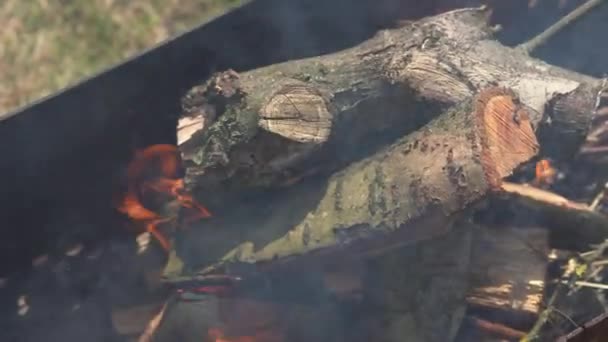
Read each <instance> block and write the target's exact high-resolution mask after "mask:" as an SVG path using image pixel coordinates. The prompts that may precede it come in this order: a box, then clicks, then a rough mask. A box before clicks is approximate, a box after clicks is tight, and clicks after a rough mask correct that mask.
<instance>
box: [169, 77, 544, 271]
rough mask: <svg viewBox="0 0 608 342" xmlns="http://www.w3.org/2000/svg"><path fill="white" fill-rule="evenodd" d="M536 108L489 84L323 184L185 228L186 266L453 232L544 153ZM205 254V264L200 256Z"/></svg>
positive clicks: (390, 243)
mask: <svg viewBox="0 0 608 342" xmlns="http://www.w3.org/2000/svg"><path fill="white" fill-rule="evenodd" d="M528 117H529V114H528V109H526V108H525V107H524V106H522V105H520V104H519V102H518V100H517V96H516V95H515V93H513V92H512V91H510V90H506V89H502V88H495V87H492V88H489V89H486V90H485V91H482V92H481V93H479V94H478V95H477V96H475V97H473V98H470V99H468V100H465V101H463V102H462V103H460V104H458V105H456V106H454V107H453V108H451V109H449V110H447V111H445V113H443V114H442V115H440V116H439V117H438V118H437V119H435V120H433V121H432V122H430V123H429V124H428V125H426V126H424V127H423V128H422V129H420V130H418V131H416V132H414V133H412V134H409V135H407V136H405V137H403V138H401V139H399V140H398V141H397V142H395V143H394V144H392V145H390V146H388V147H386V148H385V149H383V150H380V151H378V152H376V153H375V154H374V155H372V156H370V157H368V158H366V159H363V160H361V161H359V162H356V163H353V164H352V165H350V166H348V167H347V168H345V169H343V170H341V171H339V172H336V173H335V174H334V175H333V176H332V177H330V178H329V179H327V180H321V179H317V180H315V184H312V183H311V182H304V183H303V184H298V185H294V186H292V187H290V188H289V189H288V190H289V191H283V192H282V193H281V194H280V195H278V196H276V198H275V199H274V200H269V201H266V200H265V198H264V197H258V200H257V201H255V202H254V203H246V202H247V200H244V201H242V202H235V203H233V204H231V207H230V211H231V214H230V215H217V216H216V217H215V218H213V219H212V220H209V221H206V223H205V225H204V226H200V227H197V229H192V230H190V231H189V232H186V233H184V236H182V237H181V239H180V240H181V241H178V247H177V248H178V250H179V251H180V253H181V254H182V255H181V256H182V257H183V258H184V259H186V260H187V261H186V264H191V265H193V264H197V265H204V264H207V265H209V264H211V263H213V262H214V261H216V260H217V258H219V257H221V256H222V255H224V256H223V257H221V260H223V261H222V262H257V263H260V262H264V261H276V260H282V259H291V258H292V257H294V256H297V255H303V254H324V253H323V251H343V250H344V249H347V250H352V251H356V252H355V253H356V254H358V255H360V254H370V253H371V254H373V253H381V252H384V251H386V250H388V249H390V248H393V247H396V246H401V245H403V244H408V243H413V242H416V241H420V240H425V239H430V238H433V237H437V236H440V235H442V234H445V233H446V232H448V231H449V229H450V223H451V221H452V220H453V219H454V218H455V217H456V216H458V215H459V214H461V213H462V212H463V211H465V210H466V209H467V208H469V207H470V206H472V205H474V204H475V203H477V202H480V201H482V200H483V199H484V198H486V197H487V196H488V195H490V194H492V193H493V192H495V191H500V186H501V183H502V180H503V178H505V177H507V176H509V175H510V174H511V173H512V172H513V170H514V169H515V168H517V167H518V166H519V165H520V164H522V163H524V162H526V161H528V160H530V159H531V158H533V157H534V156H535V155H536V154H537V152H538V148H539V146H538V142H537V141H536V136H535V134H534V132H533V128H532V124H531V122H530V120H529V118H528ZM193 260H196V261H193Z"/></svg>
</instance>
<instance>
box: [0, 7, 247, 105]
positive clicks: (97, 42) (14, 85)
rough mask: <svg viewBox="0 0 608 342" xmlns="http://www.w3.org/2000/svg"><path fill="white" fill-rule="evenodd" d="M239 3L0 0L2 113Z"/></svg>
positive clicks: (62, 86) (0, 97) (51, 91)
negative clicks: (0, 24) (0, 25)
mask: <svg viewBox="0 0 608 342" xmlns="http://www.w3.org/2000/svg"><path fill="white" fill-rule="evenodd" d="M243 2H244V0H27V1H24V0H0V22H2V23H3V28H2V30H0V113H2V112H6V111H9V110H11V109H14V108H16V107H19V106H22V105H25V104H27V103H29V102H31V101H33V100H36V99H38V98H40V97H43V96H45V95H47V94H50V93H53V92H55V91H57V90H59V89H61V88H64V87H66V86H68V85H70V84H72V83H74V82H76V81H78V80H79V79H82V78H84V77H87V76H89V75H91V74H94V73H96V72H98V71H100V70H102V69H104V68H106V67H108V66H110V65H113V64H116V63H118V62H120V61H122V60H124V59H126V58H128V57H129V56H132V55H133V54H136V53H138V52H140V51H141V50H144V49H146V48H148V47H150V46H152V45H154V44H156V43H158V42H160V41H162V40H164V39H166V38H167V37H169V36H172V35H175V34H178V33H179V32H182V31H184V30H187V29H189V28H191V27H193V26H195V25H196V24H199V23H201V22H203V21H205V20H207V19H209V18H211V17H213V16H216V15H218V14H221V13H222V12H224V11H226V10H228V9H229V8H231V7H234V6H238V5H239V4H241V3H243Z"/></svg>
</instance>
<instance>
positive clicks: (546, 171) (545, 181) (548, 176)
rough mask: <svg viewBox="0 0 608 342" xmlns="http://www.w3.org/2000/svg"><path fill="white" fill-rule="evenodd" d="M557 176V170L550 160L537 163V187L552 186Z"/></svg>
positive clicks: (535, 182)
mask: <svg viewBox="0 0 608 342" xmlns="http://www.w3.org/2000/svg"><path fill="white" fill-rule="evenodd" d="M556 176H557V169H555V167H553V165H552V164H551V162H550V161H549V160H548V159H541V160H540V161H539V162H537V163H536V170H535V178H534V184H535V185H537V186H543V185H551V184H553V182H554V181H555V177H556Z"/></svg>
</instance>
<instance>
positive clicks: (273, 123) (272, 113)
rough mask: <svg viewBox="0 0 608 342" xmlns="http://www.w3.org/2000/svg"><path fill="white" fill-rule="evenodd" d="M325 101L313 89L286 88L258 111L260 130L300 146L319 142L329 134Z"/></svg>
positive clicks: (328, 120)
mask: <svg viewBox="0 0 608 342" xmlns="http://www.w3.org/2000/svg"><path fill="white" fill-rule="evenodd" d="M331 123H332V114H331V113H330V110H329V106H328V102H327V101H326V99H325V98H324V96H323V94H322V93H321V92H319V91H318V90H317V89H316V88H314V87H310V86H307V85H286V86H284V87H283V88H282V89H281V90H279V91H278V92H276V93H275V94H274V95H273V96H272V97H271V98H270V99H269V100H268V102H267V103H266V105H265V106H264V107H263V108H262V109H261V112H260V122H259V125H260V127H261V128H263V129H264V130H266V131H268V132H272V133H275V134H278V135H280V136H283V137H285V138H287V139H289V140H291V141H297V142H301V143H317V144H319V143H323V142H325V141H327V139H328V138H329V133H330V132H331Z"/></svg>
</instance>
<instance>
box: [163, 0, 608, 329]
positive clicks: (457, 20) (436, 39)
mask: <svg viewBox="0 0 608 342" xmlns="http://www.w3.org/2000/svg"><path fill="white" fill-rule="evenodd" d="M486 14H487V13H486V12H484V10H480V9H465V10H458V11H453V12H449V13H445V14H442V15H439V16H435V17H430V18H426V19H423V20H420V21H418V22H416V23H406V24H404V25H403V26H402V27H400V28H397V29H394V30H389V31H383V32H381V33H379V34H378V35H376V37H374V38H372V39H370V40H369V41H367V42H365V43H364V44H361V45H359V46H356V47H354V48H352V49H349V50H345V51H343V52H340V53H337V54H332V55H326V56H320V57H315V58H310V59H306V60H298V61H291V62H287V63H283V64H278V65H274V66H270V67H265V68H262V69H257V70H253V71H249V72H245V73H242V74H237V73H235V72H233V71H225V72H220V73H217V74H215V75H214V76H213V77H212V78H210V79H209V80H208V81H207V82H206V83H204V84H202V85H200V86H198V87H195V88H194V89H192V90H191V91H190V92H189V93H188V94H187V95H186V96H185V97H184V99H183V103H182V105H183V109H184V113H183V117H182V119H181V120H180V125H179V127H178V132H177V135H178V143H179V148H180V151H181V153H182V157H183V160H184V166H185V169H186V173H185V181H186V184H187V185H188V188H189V189H190V190H191V191H193V192H194V193H195V194H196V195H197V197H200V198H201V199H202V200H203V201H204V202H205V203H208V204H209V203H210V201H211V202H214V204H215V205H216V206H218V207H217V208H215V210H214V211H215V213H216V216H215V217H214V218H212V219H211V220H208V221H206V222H204V223H202V224H200V225H198V227H197V229H193V230H190V231H185V232H182V233H180V235H179V236H177V241H176V248H177V251H174V252H173V253H172V255H171V258H170V262H169V265H168V267H167V270H168V271H167V272H166V273H165V275H167V276H178V275H180V273H181V272H183V271H185V272H186V273H188V272H192V271H195V272H198V271H200V270H201V269H204V270H203V271H202V273H207V272H217V271H221V270H224V271H225V270H227V269H230V267H231V266H233V265H240V264H243V263H246V264H255V265H256V266H257V267H259V269H264V268H265V267H269V268H271V269H274V268H275V267H278V268H280V266H281V265H289V266H293V264H292V263H290V261H296V260H300V261H301V260H305V261H306V262H309V261H313V260H315V261H317V263H320V264H326V263H328V260H331V261H330V263H333V262H336V260H335V259H337V258H334V257H335V256H338V257H340V258H342V257H346V256H352V255H353V254H354V255H356V256H359V257H360V256H366V257H369V256H374V255H379V254H385V253H386V252H388V251H390V250H392V249H394V248H398V247H402V246H403V245H408V246H411V245H413V244H415V246H422V244H423V241H424V242H425V243H426V242H428V243H430V246H432V247H429V250H430V251H431V252H429V255H433V254H438V255H444V256H446V255H454V256H455V259H454V260H458V257H463V258H464V257H466V255H467V253H470V252H471V250H470V248H469V249H467V248H464V250H460V249H458V247H462V244H458V243H448V244H447V245H448V246H447V247H446V246H445V245H444V247H443V248H442V247H437V246H441V245H442V244H441V242H442V241H444V242H445V241H448V240H449V237H450V236H454V234H456V233H455V232H459V233H458V234H462V230H460V229H461V228H462V226H461V224H455V222H461V220H459V219H460V218H462V217H466V216H467V215H468V214H469V212H468V209H472V208H475V207H476V205H477V204H480V203H483V202H485V201H486V200H487V199H489V198H493V197H495V196H494V195H497V194H501V195H504V194H508V195H509V196H516V197H518V198H520V197H529V196H528V195H525V194H521V193H519V192H517V191H512V190H513V189H512V188H509V187H508V184H507V183H504V181H503V180H504V179H505V178H506V177H508V176H510V175H511V174H512V173H513V172H514V170H515V169H517V168H518V167H519V166H520V165H521V164H523V163H525V162H527V161H530V160H531V159H533V158H534V157H535V156H536V155H537V154H539V150H541V149H542V151H541V153H543V154H544V155H550V156H553V157H559V158H565V159H567V158H570V157H572V156H573V155H574V154H575V153H576V152H577V150H578V147H579V145H580V143H581V142H582V141H583V140H584V139H585V136H586V134H587V130H588V127H589V123H590V122H591V113H592V112H593V110H594V109H595V100H596V97H597V94H598V91H599V90H600V88H601V86H602V84H601V82H600V81H599V80H597V79H594V78H591V77H587V76H584V75H580V74H576V73H573V72H570V71H567V70H563V69H560V68H557V67H554V66H550V65H547V64H546V63H543V62H541V61H539V60H535V59H533V58H531V57H529V56H528V55H527V54H526V53H524V52H522V50H520V49H511V48H508V47H504V46H502V45H500V44H499V43H497V42H496V41H495V40H494V39H493V38H492V35H493V33H494V31H493V29H492V28H490V27H489V26H488V25H487V22H486ZM556 137H559V138H556ZM312 173H320V174H321V177H315V178H314V179H312V178H311V179H304V180H302V179H301V178H303V177H304V178H306V177H305V176H307V175H309V174H312ZM326 176H327V177H326ZM285 185H289V186H288V187H284V186H285ZM505 185H507V186H505ZM282 186H283V188H281V187H282ZM277 187H279V188H280V189H277ZM235 194H236V195H235ZM252 194H253V196H255V197H252ZM227 196H232V197H227ZM227 198H230V201H228V200H227ZM252 198H253V199H255V202H253V203H248V201H251V200H252ZM533 202H535V203H536V204H538V202H539V201H537V200H533ZM540 202H542V201H540ZM214 204H211V206H213V205H214ZM220 205H221V206H223V207H220ZM541 206H542V205H541ZM545 207H548V208H551V209H553V208H555V206H553V205H548V206H545ZM579 209H580V208H579ZM568 213H570V214H571V213H574V214H573V215H575V216H576V215H579V214H581V213H582V211H581V210H571V211H568ZM570 214H568V215H570ZM604 221H605V219H604V217H599V220H597V222H600V224H598V225H597V226H598V227H599V228H597V229H594V234H596V237H597V236H603V235H604V233H605V227H606V226H605V225H604V224H603V222H604ZM598 232H599V233H600V234H599V235H598V234H597V233H598ZM458 234H456V235H458ZM540 235H542V234H540ZM458 236H460V235H458ZM460 237H461V238H462V237H463V236H460ZM482 238H483V236H482ZM494 238H496V237H494ZM538 240H539V241H540V245H542V246H545V245H546V241H545V236H544V235H543V236H540V237H539V238H538ZM515 242H517V241H515ZM515 242H513V241H512V243H510V244H509V245H508V246H505V248H504V249H501V248H499V247H500V246H499V244H497V243H496V240H495V239H492V238H488V239H486V241H485V243H486V244H488V243H489V244H490V245H493V246H494V247H493V249H492V251H493V252H496V251H499V252H500V253H499V254H500V255H503V257H504V256H505V255H506V256H512V255H513V254H514V253H517V251H520V250H521V249H522V246H521V245H517V244H516V243H515ZM507 247H508V248H507ZM511 247H513V248H511ZM473 252H474V253H475V252H477V253H478V252H479V251H478V250H475V249H473ZM330 255H331V256H332V257H331V258H329V257H328V256H330ZM302 256H305V257H304V258H301V257H302ZM520 257H521V258H520V259H518V258H515V259H514V260H519V261H520V262H519V264H517V262H515V261H513V262H515V263H516V264H517V265H519V266H522V265H525V264H526V261H528V260H529V259H530V255H525V256H524V255H520ZM180 258H181V259H180ZM218 260H219V261H218ZM412 260H414V259H408V261H409V262H412ZM433 260H434V258H432V257H425V258H421V259H420V260H416V261H415V262H417V263H419V264H418V265H417V266H418V267H419V268H420V269H421V270H425V269H427V270H428V269H432V267H433ZM522 260H523V261H522ZM182 261H183V262H182ZM517 265H515V266H517ZM469 266H470V265H469ZM525 266H529V268H527V267H520V268H518V269H517V272H520V273H521V274H520V276H521V277H520V278H517V284H519V286H518V289H517V291H515V290H513V291H511V292H509V291H507V292H499V293H496V292H491V291H487V290H488V289H490V288H491V286H492V285H494V286H495V287H500V285H504V283H505V282H506V281H509V280H511V279H505V278H504V277H500V276H497V277H489V278H488V277H485V278H484V277H482V276H481V275H482V274H483V273H484V272H486V271H487V270H488V269H498V270H500V271H498V272H499V273H501V272H502V273H505V274H511V273H509V272H513V268H512V267H513V264H508V265H507V264H505V263H504V258H496V259H492V260H490V261H488V262H486V263H483V262H481V261H480V262H479V263H478V264H477V267H478V268H479V270H478V271H479V274H477V275H478V277H476V278H475V277H474V279H473V280H474V281H473V283H474V285H472V286H473V289H474V290H475V289H476V290H477V291H472V292H467V291H468V290H471V289H470V288H467V286H468V285H470V284H467V285H465V284H464V283H466V282H467V281H468V279H465V278H466V277H464V276H463V275H462V274H458V275H455V276H454V277H453V278H450V277H449V276H450V275H452V274H442V275H434V274H432V272H431V273H430V274H426V273H425V272H416V276H415V277H414V278H412V279H410V280H412V281H414V280H415V281H418V280H420V282H418V283H417V284H419V285H420V284H422V283H425V281H428V282H430V283H432V284H434V282H436V283H437V284H439V285H438V286H437V289H439V290H441V289H443V287H442V285H445V284H453V283H458V284H459V286H456V287H455V288H453V290H454V291H455V292H450V293H449V294H448V293H447V292H444V294H445V295H446V297H449V298H445V301H444V302H441V300H442V298H441V297H440V296H438V293H439V292H441V291H437V292H433V291H432V290H433V289H434V288H433V287H431V288H430V289H429V291H431V292H429V296H427V297H428V298H427V299H428V302H426V303H422V304H424V305H421V307H420V308H421V310H422V309H424V307H427V306H426V305H428V307H434V308H438V307H443V306H442V305H444V304H445V305H446V306H445V307H446V308H449V309H446V312H444V313H443V314H442V313H438V312H437V311H436V310H435V311H433V310H428V312H425V313H423V315H422V316H421V317H423V319H422V320H423V321H424V320H426V319H430V317H431V316H435V318H436V319H438V320H440V321H441V326H442V328H443V331H444V332H445V334H442V335H441V336H439V335H433V334H430V335H429V332H430V331H431V329H423V332H422V334H423V335H425V337H424V340H429V341H433V340H442V341H445V340H450V339H451V338H453V336H454V334H455V329H456V328H455V327H457V326H458V325H459V322H460V320H461V319H462V317H463V315H464V313H463V308H464V306H465V305H466V301H465V300H464V297H465V295H466V294H467V293H468V300H469V305H472V306H477V307H484V308H485V309H490V310H494V311H503V312H506V311H509V310H510V309H511V310H515V311H517V313H521V312H527V313H528V314H531V315H534V314H535V313H536V312H537V311H538V306H539V303H538V301H539V300H540V296H541V291H542V287H534V286H531V287H530V286H526V284H524V283H526V282H529V281H530V280H537V279H536V278H539V277H541V276H542V274H543V271H544V269H543V267H542V262H536V263H531V264H529V265H525ZM182 267H185V268H186V269H182ZM285 269H289V267H287V268H283V270H285ZM423 274H426V275H428V276H429V277H428V278H424V276H423ZM529 278H530V279H529ZM532 278H534V279H532ZM176 279H177V280H179V278H176V277H173V278H172V279H169V280H170V281H174V280H176ZM422 279H426V280H425V281H422ZM475 279H477V283H475ZM479 279H483V281H480V280H479ZM492 282H493V283H492ZM440 285H441V286H440ZM460 285H462V286H460ZM419 288H420V287H419ZM521 288H523V289H524V290H523V291H520V290H521ZM511 290H512V289H511ZM405 297H406V298H405V301H411V300H414V299H415V296H411V295H410V296H405ZM459 299H460V300H459ZM437 303H439V304H437ZM514 304H516V305H519V307H518V308H517V309H513V308H512V307H513V305H514ZM428 307H427V308H428ZM429 313H432V315H430V314H429ZM412 315H413V316H412ZM416 315H417V314H416V313H415V312H410V311H408V312H405V313H403V315H401V316H399V317H397V318H396V320H395V322H396V323H395V324H396V325H395V326H394V327H392V328H391V329H392V330H394V331H395V333H396V334H399V331H401V329H402V328H403V326H404V325H403V324H405V326H406V327H411V326H412V322H418V323H420V318H416ZM402 323H403V324H402ZM434 323H435V326H437V325H436V324H437V322H434ZM408 329H409V328H408ZM389 340H390V339H389Z"/></svg>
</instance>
